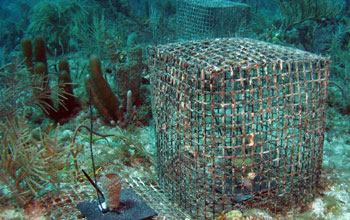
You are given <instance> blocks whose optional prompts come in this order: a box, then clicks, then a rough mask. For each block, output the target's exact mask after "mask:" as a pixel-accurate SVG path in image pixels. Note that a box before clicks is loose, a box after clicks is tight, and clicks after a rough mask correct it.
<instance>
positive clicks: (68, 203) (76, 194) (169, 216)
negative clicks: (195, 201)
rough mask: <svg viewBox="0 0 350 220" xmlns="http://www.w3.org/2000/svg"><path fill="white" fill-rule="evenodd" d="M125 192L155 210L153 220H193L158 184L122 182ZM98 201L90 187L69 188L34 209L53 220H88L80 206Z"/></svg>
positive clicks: (138, 181)
mask: <svg viewBox="0 0 350 220" xmlns="http://www.w3.org/2000/svg"><path fill="white" fill-rule="evenodd" d="M122 188H123V189H132V190H133V191H134V192H135V193H136V194H137V195H138V196H139V197H140V199H141V200H143V201H144V202H145V203H146V204H147V205H148V206H150V207H151V208H152V209H153V210H155V212H157V216H154V217H152V219H154V220H179V219H191V216H190V215H189V214H186V212H185V211H184V210H183V209H182V208H181V207H179V206H178V205H177V204H175V203H173V202H172V201H170V200H169V198H168V197H166V195H165V194H164V192H163V191H162V189H161V188H160V187H159V186H157V184H152V183H149V182H145V181H144V180H142V179H140V178H137V177H136V178H133V177H129V178H125V179H123V187H122ZM96 199H97V197H96V191H95V190H94V188H93V187H91V185H89V184H85V183H83V184H80V185H78V186H72V185H67V186H65V187H61V188H57V189H56V190H55V191H54V192H51V193H49V194H46V195H45V196H42V197H40V199H39V201H40V202H39V203H37V205H36V206H33V209H35V208H38V207H40V209H42V210H43V211H44V213H42V214H43V215H44V216H45V217H46V218H47V219H52V220H60V219H62V220H77V219H87V218H85V217H84V216H83V215H82V214H81V213H80V211H79V210H78V208H77V204H78V203H81V202H86V201H93V200H96Z"/></svg>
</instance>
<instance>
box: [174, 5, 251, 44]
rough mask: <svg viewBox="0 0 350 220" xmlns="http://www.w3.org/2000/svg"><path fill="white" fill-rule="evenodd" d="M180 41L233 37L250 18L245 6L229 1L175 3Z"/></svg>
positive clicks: (247, 7)
mask: <svg viewBox="0 0 350 220" xmlns="http://www.w3.org/2000/svg"><path fill="white" fill-rule="evenodd" d="M176 14H177V17H176V23H177V28H176V30H177V34H178V37H179V38H182V39H187V40H194V39H197V40H198V39H205V38H215V37H228V36H230V35H233V34H234V33H235V32H236V31H237V29H239V25H246V23H247V21H248V20H249V17H250V15H251V11H250V7H249V6H248V5H247V4H243V3H238V2H233V1H230V0H177V4H176Z"/></svg>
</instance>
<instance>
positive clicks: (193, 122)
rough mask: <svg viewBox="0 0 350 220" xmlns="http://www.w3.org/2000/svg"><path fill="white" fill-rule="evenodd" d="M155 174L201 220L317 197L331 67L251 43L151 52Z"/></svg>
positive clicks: (197, 44) (192, 44)
mask: <svg viewBox="0 0 350 220" xmlns="http://www.w3.org/2000/svg"><path fill="white" fill-rule="evenodd" d="M148 55H149V68H150V72H151V85H152V101H153V103H152V105H153V106H152V107H153V115H154V119H155V124H156V135H157V137H156V139H157V172H158V177H159V184H160V186H161V188H162V189H163V190H164V192H165V193H167V194H168V196H169V197H170V198H172V199H174V200H175V201H176V202H177V203H178V204H179V205H180V206H182V207H183V208H185V209H186V210H187V211H188V212H189V213H190V214H191V215H192V216H193V217H195V218H198V219H213V218H214V217H217V216H218V215H220V214H221V213H222V211H229V210H231V209H236V208H240V209H242V208H251V207H259V208H265V209H269V210H271V211H272V212H279V211H282V210H283V209H285V208H286V207H290V206H292V205H293V204H302V203H306V202H309V201H310V200H311V199H313V198H314V195H315V191H316V190H317V187H318V182H319V178H320V173H321V163H322V152H323V140H324V130H325V111H326V98H327V93H328V90H327V88H328V78H329V65H330V60H329V59H328V58H327V57H322V56H318V55H315V54H311V53H307V52H304V51H301V50H297V49H293V48H288V47H282V46H278V45H274V44H270V43H266V42H262V41H257V40H252V39H247V38H222V39H213V40H199V41H188V42H180V43H171V44H167V45H160V46H157V47H150V48H148Z"/></svg>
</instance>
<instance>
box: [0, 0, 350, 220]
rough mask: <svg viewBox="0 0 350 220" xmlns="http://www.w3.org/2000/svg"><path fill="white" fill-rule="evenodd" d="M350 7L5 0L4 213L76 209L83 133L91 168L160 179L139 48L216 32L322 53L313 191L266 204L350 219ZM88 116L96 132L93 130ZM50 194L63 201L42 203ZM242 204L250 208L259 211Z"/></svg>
mask: <svg viewBox="0 0 350 220" xmlns="http://www.w3.org/2000/svg"><path fill="white" fill-rule="evenodd" d="M349 6H350V2H349V1H347V0H319V1H313V0H284V1H282V0H281V1H280V0H275V1H274V0H247V1H243V0H241V1H239V0H237V1H232V0H216V1H214V0H213V1H205V0H203V1H200V0H193V1H191V0H118V1H112V0H110V1H109V0H108V1H97V0H96V1H93V0H84V1H68V0H50V1H39V0H34V1H25V0H7V1H5V0H1V1H0V90H1V92H0V121H1V123H0V126H1V129H0V152H1V161H0V169H1V177H0V187H1V193H0V198H1V201H0V204H1V209H0V219H58V216H59V214H58V212H64V213H61V216H63V217H62V219H77V218H79V211H78V210H77V209H76V203H78V202H79V201H80V200H84V199H90V198H94V196H95V194H94V191H93V188H92V187H91V185H90V184H89V183H88V181H87V180H86V178H84V176H83V175H82V172H81V169H84V170H89V171H88V173H89V174H90V175H92V176H94V173H93V171H92V162H91V154H90V149H89V148H90V144H91V146H92V147H93V153H94V158H95V161H94V165H95V169H96V170H98V172H96V176H97V177H98V178H100V177H101V176H102V175H104V174H105V173H108V172H113V173H118V174H119V175H120V176H122V177H123V178H125V179H136V178H141V179H142V180H143V181H144V182H146V183H147V184H154V185H156V184H157V175H156V171H155V170H156V169H155V167H156V161H157V160H156V140H157V138H156V137H157V130H156V129H154V121H153V117H152V100H151V98H152V91H151V86H150V75H151V74H152V73H151V72H150V71H149V65H150V64H149V63H148V61H147V60H148V57H147V56H148V55H147V53H146V48H147V47H148V46H157V45H159V44H167V43H174V42H183V41H186V40H210V39H212V38H216V37H248V38H252V39H257V40H262V41H266V42H270V43H274V44H279V45H283V46H289V47H294V48H298V49H301V50H305V51H308V52H311V53H315V54H319V55H324V56H329V57H330V59H331V61H332V65H331V67H330V79H329V80H330V83H329V91H328V99H327V119H326V129H325V142H324V154H323V165H322V167H323V171H322V175H321V176H322V181H321V182H322V186H320V191H321V193H320V195H318V197H317V199H316V200H315V201H314V202H313V203H311V204H303V205H300V207H302V208H300V207H299V208H295V209H292V210H290V211H287V212H283V213H270V215H271V216H273V217H274V218H276V219H285V218H286V219H350V210H349V207H350V204H349V203H350V197H349V195H350V194H349V189H350V188H349V174H350V167H349V165H348V164H349V163H348V162H349V158H350V157H349V156H350V155H349V154H350V118H349V114H350V95H349V94H350V84H349V81H350V63H349V56H350V45H349V42H350V9H349ZM38 37H40V39H41V40H43V41H44V44H43V45H44V46H41V47H40V44H39V43H36V42H38V41H37V40H35V39H38ZM25 38H26V39H27V41H26V42H27V43H28V42H30V43H28V44H26V45H29V44H31V47H32V48H31V49H28V48H30V47H28V46H24V45H25V44H24V43H23V39H25ZM39 41H40V40H39ZM25 48H27V49H25ZM29 51H30V53H31V55H28V52H29ZM43 51H45V52H46V58H44V56H43V55H42V54H41V55H40V53H42V52H43ZM92 55H94V56H95V58H96V59H95V60H93V59H92V58H91V56H92ZM64 59H66V60H67V61H68V65H69V68H68V69H67V68H65V67H64V65H65V64H62V60H64ZM60 62H61V64H60ZM99 62H101V66H100V67H99V65H100V64H99ZM40 63H42V64H44V67H40V65H41V64H40ZM40 68H41V69H40ZM67 74H68V76H69V77H67ZM43 79H44V80H43ZM102 79H104V82H102V81H103V80H102ZM43 82H44V83H43ZM106 88H107V89H106ZM107 90H108V91H107ZM129 91H130V93H129ZM165 92H166V91H165ZM73 97H74V98H73ZM90 97H91V98H90ZM90 107H91V108H90ZM92 124H93V125H92ZM80 125H84V126H85V127H84V126H83V127H80V128H79V126H80ZM91 126H93V128H92V129H93V131H96V132H98V133H99V134H97V135H93V136H92V138H91V139H90V132H89V130H91ZM164 126H165V128H166V125H164ZM86 127H88V128H90V129H86ZM77 128H79V129H77ZM125 185H126V186H127V185H128V184H125ZM72 187H73V188H74V187H76V188H77V189H76V190H75V191H74V190H73V192H72V191H71V188H72ZM84 191H88V192H89V193H87V195H86V196H82V197H81V198H78V196H77V194H80V193H82V192H84ZM62 195H64V196H62ZM67 195H71V197H72V199H71V202H68V200H65V199H67V198H68V197H67ZM62 197H64V198H62ZM55 199H56V200H57V203H59V201H58V199H60V201H61V200H62V201H64V202H63V206H65V207H68V208H67V209H63V208H54V207H55V205H52V206H50V205H48V203H50V202H48V200H50V201H51V200H53V201H54V200H55ZM169 204H170V203H169ZM53 210H54V211H53ZM62 210H63V211H62ZM240 211H241V212H242V213H243V216H244V218H246V219H249V216H254V215H258V214H256V213H255V214H252V212H249V211H247V210H240ZM179 212H180V211H179ZM162 214H164V213H161V214H160V215H159V219H163V218H162V217H163V216H164V215H162ZM216 217H219V216H216ZM80 218H82V217H81V216H80ZM168 218H169V219H176V217H174V216H173V217H171V215H170V214H169V216H168ZM244 218H243V217H242V219H244ZM261 218H262V219H263V217H261ZM265 218H268V217H267V216H265Z"/></svg>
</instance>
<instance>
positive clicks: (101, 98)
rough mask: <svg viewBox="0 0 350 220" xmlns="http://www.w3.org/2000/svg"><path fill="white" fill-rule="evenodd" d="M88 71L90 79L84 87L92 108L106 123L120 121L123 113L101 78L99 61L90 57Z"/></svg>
mask: <svg viewBox="0 0 350 220" xmlns="http://www.w3.org/2000/svg"><path fill="white" fill-rule="evenodd" d="M90 71H91V79H90V78H89V79H87V80H86V83H87V84H86V86H87V92H88V93H90V95H91V96H92V102H93V104H94V106H95V107H96V109H97V110H98V111H99V112H100V114H101V115H102V116H103V118H104V119H105V120H106V121H107V122H108V123H111V121H114V122H118V121H122V119H123V117H122V115H123V112H122V110H121V108H120V101H119V100H118V98H117V97H116V96H115V95H114V94H113V91H112V89H111V87H110V86H109V84H108V83H107V81H106V80H105V79H104V78H103V75H102V70H101V61H100V59H99V58H98V57H97V56H94V55H92V56H91V58H90ZM90 90H91V91H90ZM93 96H95V97H93Z"/></svg>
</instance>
